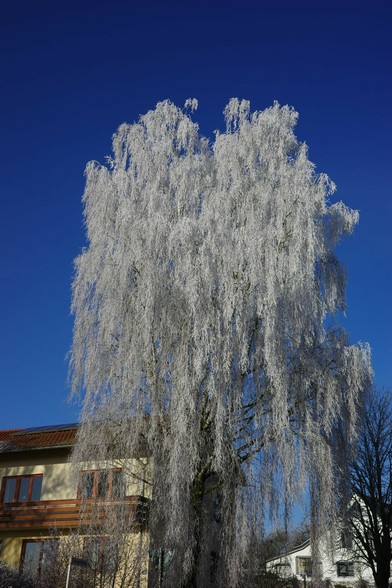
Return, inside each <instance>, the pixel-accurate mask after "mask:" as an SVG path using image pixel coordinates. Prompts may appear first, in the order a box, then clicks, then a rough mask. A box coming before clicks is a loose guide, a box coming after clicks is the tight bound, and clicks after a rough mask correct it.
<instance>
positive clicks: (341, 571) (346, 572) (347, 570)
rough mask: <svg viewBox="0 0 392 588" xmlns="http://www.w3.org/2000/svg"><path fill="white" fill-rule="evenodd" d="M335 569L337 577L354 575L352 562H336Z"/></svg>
mask: <svg viewBox="0 0 392 588" xmlns="http://www.w3.org/2000/svg"><path fill="white" fill-rule="evenodd" d="M336 567H337V574H338V576H353V575H354V562H352V561H338V562H337V564H336Z"/></svg>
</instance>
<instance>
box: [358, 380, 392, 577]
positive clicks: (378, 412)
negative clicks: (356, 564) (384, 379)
mask: <svg viewBox="0 0 392 588" xmlns="http://www.w3.org/2000/svg"><path fill="white" fill-rule="evenodd" d="M350 472H351V486H352V492H353V500H352V503H351V507H350V510H349V524H350V529H351V533H352V539H353V540H354V546H355V548H356V552H357V556H359V557H360V559H361V560H362V561H363V562H364V563H365V564H366V565H367V566H369V567H370V568H371V570H372V572H373V577H374V581H375V583H376V586H377V588H388V586H389V578H390V570H391V561H392V544H391V540H392V399H391V393H390V391H384V392H382V393H379V394H378V393H377V392H376V391H373V392H372V393H371V394H370V395H369V397H368V399H367V401H366V405H365V408H364V412H363V415H362V419H361V428H360V433H359V437H358V447H357V451H356V453H355V454H354V458H353V460H352V463H351V468H350Z"/></svg>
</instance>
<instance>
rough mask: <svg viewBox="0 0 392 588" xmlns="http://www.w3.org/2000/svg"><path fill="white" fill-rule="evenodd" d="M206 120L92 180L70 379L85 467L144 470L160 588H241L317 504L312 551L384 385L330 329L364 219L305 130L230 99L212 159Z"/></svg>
mask: <svg viewBox="0 0 392 588" xmlns="http://www.w3.org/2000/svg"><path fill="white" fill-rule="evenodd" d="M196 107H197V101H196V100H188V101H187V102H186V104H185V107H184V109H180V108H177V107H176V106H175V105H173V104H172V103H171V102H169V101H164V102H161V103H159V104H158V105H157V106H156V108H155V109H154V110H151V111H149V112H148V113H147V114H145V115H144V116H142V117H140V119H139V121H138V122H137V123H135V124H131V125H129V124H123V125H121V126H120V128H119V129H118V131H117V133H116V134H115V135H114V138H113V154H112V157H110V158H109V159H108V161H107V164H106V165H100V164H98V163H96V162H91V163H89V164H88V166H87V169H86V177H87V180H86V188H85V193H84V197H83V202H84V214H85V224H86V231H87V238H88V246H87V248H86V249H85V250H83V252H82V253H81V255H80V256H79V257H78V258H77V260H76V273H75V277H74V283H73V303H72V311H73V313H74V315H75V325H74V337H73V346H72V352H71V374H72V379H73V386H74V390H75V391H78V390H82V391H83V395H84V409H83V415H82V421H83V423H84V427H82V428H81V432H80V435H79V444H78V447H77V449H76V454H75V455H76V457H75V460H76V461H78V460H83V459H84V460H86V459H88V458H89V456H90V458H91V456H94V458H99V459H108V456H113V455H114V456H115V455H122V456H130V455H140V454H141V452H144V453H145V455H148V456H149V461H150V469H149V473H148V475H147V474H146V476H145V477H144V479H143V484H148V485H150V487H151V495H152V498H153V500H152V504H151V512H150V523H149V531H150V534H151V543H152V546H153V547H154V546H155V547H157V548H159V549H160V550H166V551H165V552H167V553H169V554H170V556H171V557H172V559H171V563H170V566H169V567H168V570H167V573H166V575H165V578H163V582H166V583H167V585H169V586H173V585H176V586H187V587H188V586H202V587H203V588H204V587H206V586H209V585H210V583H211V582H212V581H214V582H215V584H214V585H218V586H236V585H238V583H239V582H240V581H241V575H242V574H243V571H244V568H245V567H246V565H245V563H244V562H245V561H246V558H247V554H248V553H249V549H251V542H252V538H253V537H255V536H260V535H261V534H262V533H263V524H264V519H265V515H266V514H267V513H268V512H270V513H278V512H280V511H281V509H283V511H284V512H285V513H286V514H287V513H289V512H290V509H291V507H292V505H293V503H294V499H295V497H297V496H300V495H301V493H303V492H305V491H306V489H308V490H309V496H310V497H311V502H312V508H311V512H312V522H313V530H314V539H317V533H318V532H320V530H321V529H322V528H323V526H324V525H325V524H326V522H327V520H328V517H331V516H332V514H333V511H334V496H335V494H334V488H335V482H336V469H337V464H338V461H339V460H338V459H337V457H338V456H337V453H336V452H337V446H336V443H335V437H336V431H337V430H338V429H339V430H340V431H341V430H344V431H345V434H346V436H347V438H348V439H349V438H350V437H351V436H352V435H353V433H354V430H355V424H356V408H357V403H358V401H359V399H360V397H361V394H362V391H363V390H364V389H365V388H366V386H367V385H368V383H369V380H370V374H371V367H370V352H369V349H368V348H367V347H366V346H363V345H349V343H348V339H347V336H346V334H345V333H344V331H343V330H342V329H340V328H338V326H337V319H336V316H337V313H338V312H340V311H344V309H345V272H344V269H343V268H342V266H341V264H340V263H339V261H338V259H337V257H336V255H335V252H334V250H335V246H336V244H337V243H338V241H339V240H340V239H341V238H342V237H343V236H345V235H347V234H350V233H351V232H352V230H353V228H354V226H355V224H356V223H357V221H358V213H357V212H356V211H353V210H351V209H349V208H347V207H346V206H345V205H344V204H343V203H342V202H336V203H334V204H331V203H330V196H331V195H332V194H333V192H334V189H335V187H334V184H333V183H332V182H331V181H330V180H329V178H328V177H327V176H326V175H324V174H316V173H315V167H314V165H313V164H312V163H311V162H310V161H309V159H308V154H307V147H306V145H305V144H303V143H300V142H299V141H298V140H297V139H296V137H295V135H294V132H293V129H294V127H295V124H296V121H297V113H296V112H295V111H294V110H293V109H292V108H290V107H287V106H284V107H281V106H279V104H277V103H275V104H274V105H273V106H272V107H271V108H268V109H266V110H264V111H261V112H257V111H256V112H253V113H252V112H251V111H250V107H249V103H248V102H247V101H238V100H237V99H233V100H231V101H230V102H229V104H228V105H227V107H226V108H225V111H224V115H225V120H226V125H227V126H226V131H225V132H216V135H215V140H214V141H213V142H209V141H208V140H207V139H206V138H204V137H203V136H201V134H200V132H199V128H198V125H197V124H196V123H195V122H193V120H192V112H193V111H194V110H195V109H196ZM330 317H332V320H330ZM333 317H335V318H333ZM328 323H330V326H329V328H327V324H328ZM331 325H333V326H332V327H331ZM102 423H105V425H102V426H104V428H105V431H106V433H105V434H102V433H101V431H102V426H101V424H102ZM108 424H109V427H108ZM108 431H109V432H108ZM132 473H133V472H131V471H130V472H128V475H132ZM316 544H317V542H316V541H315V545H316ZM171 574H172V575H171ZM173 578H175V581H174V583H173ZM160 581H162V578H161V579H160Z"/></svg>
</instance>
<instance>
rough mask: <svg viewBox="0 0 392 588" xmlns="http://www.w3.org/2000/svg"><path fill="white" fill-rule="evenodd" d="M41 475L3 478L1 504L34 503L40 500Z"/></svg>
mask: <svg viewBox="0 0 392 588" xmlns="http://www.w3.org/2000/svg"><path fill="white" fill-rule="evenodd" d="M41 489H42V474H34V475H31V476H8V477H4V478H3V484H2V489H1V502H3V503H11V502H35V501H37V500H40V499H41Z"/></svg>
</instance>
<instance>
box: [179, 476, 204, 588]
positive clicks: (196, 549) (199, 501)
mask: <svg viewBox="0 0 392 588" xmlns="http://www.w3.org/2000/svg"><path fill="white" fill-rule="evenodd" d="M204 483H205V478H204V476H201V477H196V479H195V480H194V482H193V491H192V502H193V505H192V507H193V517H194V545H193V553H192V556H193V557H192V568H191V569H190V571H189V573H188V576H187V577H186V579H185V582H184V584H183V588H197V580H198V574H199V567H200V558H201V548H202V534H203V499H204Z"/></svg>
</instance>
